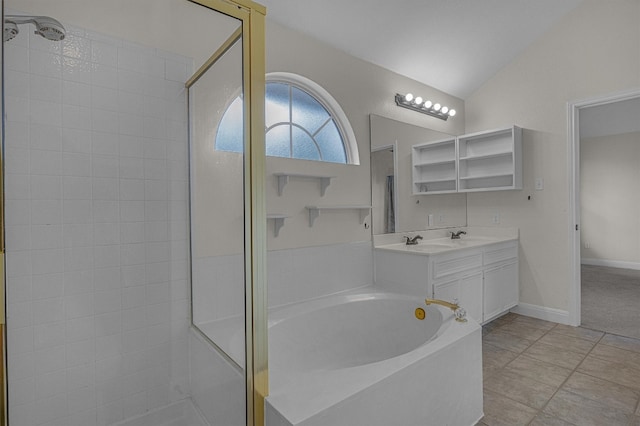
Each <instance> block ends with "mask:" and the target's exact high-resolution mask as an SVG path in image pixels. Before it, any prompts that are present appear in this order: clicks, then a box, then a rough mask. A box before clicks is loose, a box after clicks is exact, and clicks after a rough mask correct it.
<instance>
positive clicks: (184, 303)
mask: <svg viewBox="0 0 640 426" xmlns="http://www.w3.org/2000/svg"><path fill="white" fill-rule="evenodd" d="M67 31H68V32H67V37H66V39H65V40H64V41H62V42H51V41H47V40H44V39H43V38H42V37H40V36H37V35H34V34H33V32H32V31H26V30H25V31H21V32H20V34H19V35H18V37H16V38H15V39H14V40H12V41H10V42H8V43H6V44H5V53H6V57H5V71H6V85H5V95H6V97H5V100H6V113H7V115H6V117H7V126H6V140H5V156H6V161H5V164H6V182H5V191H6V192H5V194H6V248H7V300H8V316H7V329H8V330H7V333H8V346H7V347H8V371H7V376H8V380H9V395H8V397H9V419H10V421H11V425H12V426H21V425H26V426H36V425H65V426H73V425H78V426H92V425H108V424H112V423H116V422H118V421H120V420H122V419H125V418H128V417H131V416H135V415H138V414H141V413H144V412H145V411H147V410H150V409H154V408H156V407H160V406H163V405H165V404H167V403H169V402H172V401H175V400H178V399H182V398H184V397H185V395H188V393H189V389H188V383H189V380H188V365H189V359H188V357H189V356H188V338H189V319H188V315H189V303H188V300H189V289H188V263H187V256H188V245H187V230H188V228H187V219H188V217H187V216H188V207H187V206H188V205H187V179H188V171H187V108H186V92H185V89H184V81H185V80H186V78H188V77H189V76H190V74H191V71H192V67H193V65H192V61H191V60H190V59H187V58H184V57H181V56H179V55H175V54H171V53H166V52H162V51H158V50H156V49H152V48H147V47H143V46H140V45H135V44H132V43H129V42H126V41H123V40H119V39H116V38H111V37H105V36H102V35H99V34H95V33H92V32H87V31H84V30H82V29H79V28H73V27H71V26H69V25H67Z"/></svg>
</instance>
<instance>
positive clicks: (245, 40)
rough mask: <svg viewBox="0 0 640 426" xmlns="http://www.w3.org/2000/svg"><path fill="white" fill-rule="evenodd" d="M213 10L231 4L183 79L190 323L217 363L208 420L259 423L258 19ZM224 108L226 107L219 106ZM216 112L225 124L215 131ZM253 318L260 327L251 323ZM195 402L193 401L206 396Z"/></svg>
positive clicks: (262, 380) (262, 388) (262, 348)
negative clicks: (211, 45) (224, 31)
mask: <svg viewBox="0 0 640 426" xmlns="http://www.w3.org/2000/svg"><path fill="white" fill-rule="evenodd" d="M198 3H200V2H198ZM202 3H206V2H202ZM216 6H220V5H219V4H217V5H216ZM219 11H221V10H219ZM247 12H248V13H247ZM223 13H229V14H231V13H233V16H230V18H229V19H235V20H236V24H237V25H233V26H232V27H234V28H232V31H231V33H230V35H229V37H228V38H227V40H226V41H225V42H224V43H223V44H222V45H221V46H219V47H218V48H217V50H216V51H215V52H214V53H213V55H212V56H211V58H210V59H209V60H208V61H207V62H206V63H205V64H204V65H203V66H202V67H200V69H199V70H198V71H197V72H196V74H194V76H193V77H192V78H191V79H190V80H189V81H188V82H187V88H188V94H189V122H190V138H189V139H190V140H189V150H190V215H191V223H190V235H191V299H192V323H193V325H194V327H195V329H196V330H198V332H199V335H200V337H201V338H202V340H203V341H204V342H207V343H208V344H209V345H210V347H212V350H213V353H210V354H209V356H210V357H211V359H213V361H212V362H213V363H215V364H216V366H217V367H216V368H217V372H216V374H215V375H216V376H217V379H220V378H221V377H222V379H220V380H219V382H218V383H216V380H212V381H210V382H209V383H206V384H203V386H205V387H210V388H211V387H212V388H215V389H214V390H213V391H212V392H210V397H209V398H208V399H209V400H210V404H212V405H216V409H215V410H212V412H211V416H214V417H215V419H214V420H215V421H216V422H217V423H216V424H228V425H236V424H237V425H243V424H262V423H263V419H262V417H263V415H262V406H263V398H264V396H266V337H265V335H266V313H265V312H264V311H265V308H264V305H266V303H265V298H264V297H263V294H264V277H263V276H264V266H263V265H264V257H265V255H266V246H265V239H266V238H265V230H264V228H265V226H266V224H265V223H264V222H265V221H266V216H265V213H264V198H263V197H264V196H263V192H264V190H263V187H264V176H263V175H264V113H261V111H263V104H264V63H263V59H264V57H263V56H262V65H259V64H258V67H257V68H255V67H252V66H251V64H252V63H253V64H254V65H255V62H256V61H255V58H253V57H252V56H251V52H252V51H253V52H254V53H255V51H256V49H255V48H254V49H253V50H252V49H251V46H252V44H251V43H252V42H251V36H252V33H251V30H252V29H254V32H253V35H255V33H256V32H259V31H255V30H259V28H260V25H258V27H255V24H256V23H255V21H252V14H251V11H248V10H246V9H242V8H235V10H233V9H229V10H228V11H223ZM263 18H264V16H263V15H262V19H263ZM262 37H263V36H262ZM263 42H264V41H263V40H262V47H264V46H263ZM258 62H260V60H258ZM257 70H261V71H257ZM252 71H253V73H252ZM252 75H253V78H252ZM252 100H253V102H252ZM228 109H231V112H232V113H231V114H226V115H225V111H227V110H228ZM223 116H224V117H225V122H226V126H225V128H227V129H228V128H229V127H230V128H231V129H232V131H231V132H219V131H218V128H219V125H220V123H221V121H222V119H223ZM254 129H259V131H254ZM221 139H224V140H225V141H227V142H229V140H231V143H232V144H234V145H235V147H236V149H234V150H233V151H227V150H224V148H223V145H224V144H222V143H218V142H219V141H220V140H221ZM256 314H257V315H256ZM261 314H264V317H263V318H264V319H260V318H261ZM257 327H258V328H259V327H264V329H263V331H262V332H260V330H257ZM256 341H257V342H258V343H257V344H256ZM256 353H258V356H256ZM261 354H262V355H261ZM262 366H264V367H262ZM195 387H196V388H197V387H198V386H197V385H196V386H195ZM220 395H224V397H222V398H221V397H220ZM195 398H196V400H197V399H198V398H199V396H198V395H195ZM205 398H207V397H205ZM197 402H198V405H199V406H200V408H201V409H204V408H203V406H206V405H207V402H206V401H202V400H201V401H197ZM245 408H246V409H245ZM205 410H206V409H205ZM211 420H212V419H210V421H211ZM254 422H255V423H254Z"/></svg>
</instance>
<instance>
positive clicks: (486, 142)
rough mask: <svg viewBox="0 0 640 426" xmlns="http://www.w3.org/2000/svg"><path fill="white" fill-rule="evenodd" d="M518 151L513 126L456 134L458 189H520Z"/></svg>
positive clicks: (519, 138)
mask: <svg viewBox="0 0 640 426" xmlns="http://www.w3.org/2000/svg"><path fill="white" fill-rule="evenodd" d="M521 150H522V129H521V128H519V127H517V126H512V127H508V128H506V129H499V130H493V131H489V132H479V133H473V134H469V135H463V136H459V137H458V162H459V164H458V182H459V186H458V190H459V191H460V192H472V191H497V190H504V189H522V154H521Z"/></svg>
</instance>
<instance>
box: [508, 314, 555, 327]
mask: <svg viewBox="0 0 640 426" xmlns="http://www.w3.org/2000/svg"><path fill="white" fill-rule="evenodd" d="M514 321H517V322H519V323H522V324H527V325H530V326H532V327H536V328H540V329H542V330H551V329H552V328H553V327H555V326H556V323H555V322H551V321H545V320H541V319H538V318H531V317H525V316H522V315H519V316H517V317H516V318H514Z"/></svg>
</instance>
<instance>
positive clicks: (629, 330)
mask: <svg viewBox="0 0 640 426" xmlns="http://www.w3.org/2000/svg"><path fill="white" fill-rule="evenodd" d="M581 326H582V327H585V328H591V329H594V330H600V331H605V332H607V333H612V334H618V335H621V336H627V337H634V338H637V339H640V271H636V270H631V269H619V268H609V267H604V266H592V265H582V324H581Z"/></svg>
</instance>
